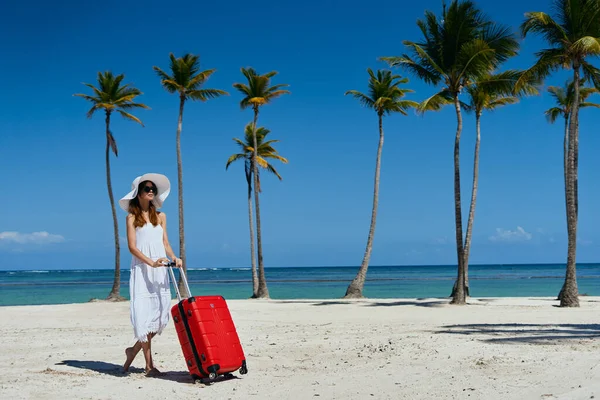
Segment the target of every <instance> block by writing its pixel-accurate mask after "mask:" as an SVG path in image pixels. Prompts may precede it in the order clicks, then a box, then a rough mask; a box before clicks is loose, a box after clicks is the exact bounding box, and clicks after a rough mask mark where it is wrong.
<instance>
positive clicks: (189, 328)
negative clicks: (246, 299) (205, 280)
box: [169, 264, 248, 381]
mask: <svg viewBox="0 0 600 400" xmlns="http://www.w3.org/2000/svg"><path fill="white" fill-rule="evenodd" d="M172 265H174V264H170V265H169V270H170V272H171V279H172V280H173V286H175V290H176V291H177V299H178V303H177V304H175V305H174V306H173V307H172V308H171V315H172V316H173V321H174V322H175V330H176V331H177V337H178V338H179V343H180V344H181V350H182V351H183V357H184V358H185V362H186V365H187V367H188V370H189V372H190V375H191V376H192V378H193V379H194V380H201V381H204V380H205V379H206V378H208V380H209V381H214V380H215V379H217V377H219V376H220V375H229V374H231V372H234V371H236V370H239V371H240V374H242V375H243V374H246V373H247V372H248V369H247V367H246V358H245V356H244V350H243V349H242V345H241V343H240V339H239V337H238V334H237V331H236V329H235V325H234V323H233V320H232V318H231V314H230V312H229V308H228V307H227V302H226V301H225V299H224V298H223V296H192V297H189V298H187V299H183V300H182V299H181V294H180V293H179V289H178V288H177V281H176V280H175V274H174V273H173V268H172ZM179 272H180V273H181V276H182V277H183V282H184V283H185V287H186V289H187V291H188V293H190V295H191V292H190V288H189V285H188V282H187V279H186V277H185V274H184V273H183V271H182V270H179Z"/></svg>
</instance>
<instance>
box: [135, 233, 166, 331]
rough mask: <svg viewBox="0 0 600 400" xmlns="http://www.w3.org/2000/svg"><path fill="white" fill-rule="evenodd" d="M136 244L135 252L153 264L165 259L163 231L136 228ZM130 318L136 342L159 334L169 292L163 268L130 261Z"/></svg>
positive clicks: (138, 261) (139, 261) (164, 322)
mask: <svg viewBox="0 0 600 400" xmlns="http://www.w3.org/2000/svg"><path fill="white" fill-rule="evenodd" d="M135 243H136V247H137V248H138V250H140V251H141V252H142V253H144V255H146V256H147V257H148V258H150V259H151V260H153V261H156V260H157V259H159V258H162V257H166V253H165V246H164V244H163V228H162V226H161V225H160V224H158V225H156V226H153V225H152V224H151V223H150V222H148V223H146V225H144V226H142V227H139V228H136V230H135ZM129 294H130V299H131V300H130V314H131V324H132V325H133V332H134V335H135V338H136V339H137V340H139V341H140V342H147V341H148V338H147V335H148V334H149V333H153V332H154V333H157V334H159V335H160V334H161V333H162V331H163V329H164V328H165V326H167V324H168V323H169V312H170V308H171V288H170V286H169V271H168V270H167V268H165V267H158V268H153V267H151V266H149V265H147V264H146V263H144V262H143V261H142V260H140V259H138V258H137V257H135V256H133V257H132V260H131V272H130V277H129Z"/></svg>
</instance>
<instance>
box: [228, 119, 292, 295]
mask: <svg viewBox="0 0 600 400" xmlns="http://www.w3.org/2000/svg"><path fill="white" fill-rule="evenodd" d="M252 128H253V125H252V123H248V124H247V125H246V128H245V129H244V140H241V139H238V138H234V139H233V140H234V141H235V142H236V143H237V144H238V146H239V147H240V149H241V153H236V154H233V155H231V157H229V159H228V160H227V164H226V165H225V169H228V168H229V166H230V165H231V163H233V162H235V161H237V160H244V172H245V175H246V183H247V184H248V220H249V223H250V260H251V262H252V298H256V297H257V296H258V275H257V273H256V257H255V253H254V251H255V250H254V226H253V223H252V171H253V170H254V166H253V163H252V160H253V155H254V139H253V138H252V133H253V129H252ZM269 133H270V131H269V130H268V129H266V128H264V127H260V128H258V129H257V130H256V142H257V145H258V152H257V153H258V157H257V158H256V160H257V162H258V166H259V167H261V168H264V169H266V170H267V171H269V172H271V173H272V174H274V175H275V176H276V177H277V178H279V180H281V179H282V178H281V175H279V173H278V172H277V170H276V169H275V167H274V166H273V165H272V164H271V163H269V162H268V161H267V160H268V159H274V160H279V161H281V162H282V163H284V164H287V162H288V160H287V159H286V158H284V157H282V156H280V155H279V154H278V153H277V150H275V149H274V148H273V143H277V142H279V140H269V141H267V142H265V141H264V140H265V137H266V136H267V135H268V134H269ZM259 171H260V170H259ZM257 188H258V191H259V192H260V191H261V186H260V172H259V176H258V186H257Z"/></svg>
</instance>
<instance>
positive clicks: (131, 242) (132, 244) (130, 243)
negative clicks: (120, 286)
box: [126, 214, 164, 267]
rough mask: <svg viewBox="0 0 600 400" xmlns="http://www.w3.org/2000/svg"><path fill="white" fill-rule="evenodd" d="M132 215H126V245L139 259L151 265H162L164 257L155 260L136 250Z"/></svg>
mask: <svg viewBox="0 0 600 400" xmlns="http://www.w3.org/2000/svg"><path fill="white" fill-rule="evenodd" d="M134 218H135V217H134V216H133V215H131V214H129V215H128V216H127V221H126V222H127V245H128V246H129V251H130V252H131V254H133V255H134V256H135V257H137V258H138V259H139V260H141V261H143V262H145V263H146V264H148V265H149V266H151V267H160V266H162V261H161V260H164V259H158V260H156V261H154V260H152V259H150V258H149V257H147V256H146V255H145V254H144V253H142V252H141V251H139V250H138V248H137V247H136V242H135V227H134V226H133V220H134Z"/></svg>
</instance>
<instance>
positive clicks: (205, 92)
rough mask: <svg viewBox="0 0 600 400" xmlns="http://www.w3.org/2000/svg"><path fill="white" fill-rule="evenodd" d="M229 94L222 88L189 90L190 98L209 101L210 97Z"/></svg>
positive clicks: (214, 97) (188, 95)
mask: <svg viewBox="0 0 600 400" xmlns="http://www.w3.org/2000/svg"><path fill="white" fill-rule="evenodd" d="M228 95H229V93H227V92H226V91H224V90H220V89H200V90H191V91H189V92H187V97H188V98H189V99H191V100H200V101H207V100H209V99H216V98H217V97H220V96H228Z"/></svg>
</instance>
